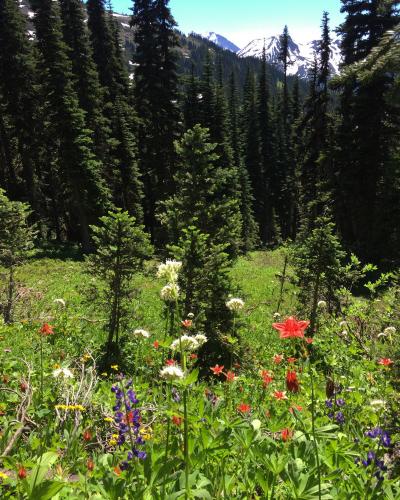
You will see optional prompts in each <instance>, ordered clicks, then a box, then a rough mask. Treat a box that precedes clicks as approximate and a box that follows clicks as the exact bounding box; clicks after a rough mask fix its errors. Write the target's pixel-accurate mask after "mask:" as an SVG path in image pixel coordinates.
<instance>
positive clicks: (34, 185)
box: [0, 0, 43, 217]
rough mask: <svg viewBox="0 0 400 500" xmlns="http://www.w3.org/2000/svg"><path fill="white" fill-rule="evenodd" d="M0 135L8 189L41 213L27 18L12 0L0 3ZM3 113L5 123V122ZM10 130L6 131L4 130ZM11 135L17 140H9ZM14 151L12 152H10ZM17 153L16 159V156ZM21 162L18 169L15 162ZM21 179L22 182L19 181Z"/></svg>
mask: <svg viewBox="0 0 400 500" xmlns="http://www.w3.org/2000/svg"><path fill="white" fill-rule="evenodd" d="M0 47H1V49H0V105H1V106H2V109H1V110H0V113H1V114H2V115H3V116H2V118H1V126H0V135H1V143H2V150H3V158H4V159H5V161H4V163H5V164H7V167H5V170H6V171H8V173H7V174H5V173H4V174H3V176H4V181H3V187H4V186H5V184H4V182H5V176H6V175H7V178H8V179H9V181H8V189H9V192H11V193H13V195H14V196H15V197H17V198H19V199H25V200H28V201H29V202H30V205H31V207H32V208H33V209H34V210H35V212H36V216H37V217H38V216H39V215H43V210H42V208H41V204H40V201H43V200H40V187H39V183H38V170H39V155H40V153H39V142H40V139H39V137H40V133H39V130H40V123H38V121H39V116H38V106H39V94H38V92H37V87H36V85H37V78H36V77H37V75H36V68H35V61H34V56H33V51H32V47H31V44H30V43H29V40H28V37H27V25H26V20H25V18H24V16H23V14H22V12H21V10H20V8H19V6H18V3H16V2H15V1H14V0H4V1H2V2H0ZM6 116H7V122H8V124H7V125H6ZM7 129H9V134H8V133H7ZM10 136H11V137H13V138H14V139H15V141H16V144H15V147H12V145H11V143H10V140H11V139H10ZM13 150H14V153H15V154H14V153H12V151H13ZM15 155H17V156H18V158H16V157H15ZM19 163H20V164H21V167H22V169H21V171H19V170H18V164H19ZM20 179H21V180H22V182H20Z"/></svg>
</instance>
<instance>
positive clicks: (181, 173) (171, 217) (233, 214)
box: [161, 125, 241, 257]
mask: <svg viewBox="0 0 400 500" xmlns="http://www.w3.org/2000/svg"><path fill="white" fill-rule="evenodd" d="M176 150H177V153H178V155H179V159H180V168H179V169H178V172H177V174H176V175H175V184H176V194H175V195H174V196H173V197H171V198H169V199H168V200H167V201H166V202H165V204H164V206H165V213H163V214H162V216H161V220H162V222H163V224H164V225H165V226H166V227H167V229H168V232H169V236H170V241H172V242H177V241H178V239H179V237H180V235H181V231H182V230H183V229H185V228H187V227H189V226H191V225H194V226H196V227H197V228H198V229H199V230H200V231H201V232H202V233H204V234H209V235H210V238H211V239H212V241H213V242H216V243H218V244H222V245H225V248H226V249H227V251H228V253H229V255H230V256H232V257H234V256H236V255H237V254H238V252H239V249H240V246H241V239H240V237H241V215H240V210H239V205H238V200H237V199H236V198H235V197H233V196H232V194H231V179H232V175H235V174H236V169H234V168H231V169H228V168H224V167H221V166H220V163H219V157H218V155H217V154H216V153H215V150H216V144H212V143H210V136H209V133H208V130H207V129H204V128H202V127H201V126H200V125H196V126H195V127H194V128H193V129H192V130H189V131H188V132H186V134H184V136H183V138H182V140H181V141H180V142H179V143H177V144H176Z"/></svg>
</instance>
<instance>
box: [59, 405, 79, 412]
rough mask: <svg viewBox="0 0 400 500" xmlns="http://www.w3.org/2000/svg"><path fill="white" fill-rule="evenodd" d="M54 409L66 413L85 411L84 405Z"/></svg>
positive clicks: (60, 406)
mask: <svg viewBox="0 0 400 500" xmlns="http://www.w3.org/2000/svg"><path fill="white" fill-rule="evenodd" d="M54 408H56V409H57V410H65V411H69V410H71V411H85V407H84V406H82V405H56V406H55V407H54Z"/></svg>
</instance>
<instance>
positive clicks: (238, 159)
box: [229, 72, 259, 252]
mask: <svg viewBox="0 0 400 500" xmlns="http://www.w3.org/2000/svg"><path fill="white" fill-rule="evenodd" d="M239 122H240V116H239V95H238V90H237V87H236V80H235V74H234V73H233V72H232V74H231V77H230V81H229V123H230V142H231V148H232V152H233V162H234V165H235V167H236V169H237V171H238V174H239V185H240V189H239V198H240V212H241V214H242V241H243V250H244V251H245V252H248V251H250V250H252V249H254V248H255V247H256V246H257V245H258V243H259V234H258V226H257V223H256V221H255V218H254V212H253V204H254V196H253V190H252V187H251V182H250V178H249V173H248V171H247V168H246V166H245V164H244V160H243V145H242V139H241V134H240V130H239V125H240V123H239Z"/></svg>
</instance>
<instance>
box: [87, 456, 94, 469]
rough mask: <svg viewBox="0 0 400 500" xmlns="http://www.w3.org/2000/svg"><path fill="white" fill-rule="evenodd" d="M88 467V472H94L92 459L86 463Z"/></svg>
mask: <svg viewBox="0 0 400 500" xmlns="http://www.w3.org/2000/svg"><path fill="white" fill-rule="evenodd" d="M86 467H87V470H88V471H90V472H92V470H93V469H94V462H93V460H92V459H91V458H89V459H88V461H87V462H86Z"/></svg>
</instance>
